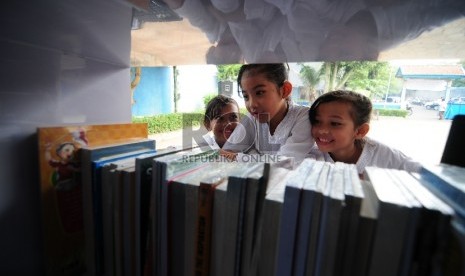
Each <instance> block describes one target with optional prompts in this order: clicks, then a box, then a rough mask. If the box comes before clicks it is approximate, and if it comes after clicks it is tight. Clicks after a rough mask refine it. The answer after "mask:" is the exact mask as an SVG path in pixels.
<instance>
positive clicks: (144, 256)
mask: <svg viewBox="0 0 465 276" xmlns="http://www.w3.org/2000/svg"><path fill="white" fill-rule="evenodd" d="M182 150H183V149H181V148H172V149H164V150H157V151H156V152H153V153H146V154H141V155H138V156H136V158H135V170H136V176H135V181H136V189H137V191H138V192H137V193H136V196H137V198H136V202H138V203H139V204H137V205H136V222H138V223H136V233H139V236H140V239H139V240H138V241H136V242H138V243H139V244H140V248H141V252H136V253H137V254H138V255H139V256H140V257H138V258H137V259H138V260H140V261H138V263H137V264H136V274H138V275H140V274H144V275H151V274H152V272H153V260H152V255H153V244H152V243H153V237H152V233H153V231H152V220H153V219H154V210H152V209H151V206H152V204H151V201H152V190H153V189H152V160H153V159H154V158H155V157H162V156H166V155H170V154H174V153H176V152H179V151H182Z"/></svg>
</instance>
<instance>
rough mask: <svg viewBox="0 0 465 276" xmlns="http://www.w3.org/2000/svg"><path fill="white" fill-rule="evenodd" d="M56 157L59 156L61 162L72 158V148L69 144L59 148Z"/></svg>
mask: <svg viewBox="0 0 465 276" xmlns="http://www.w3.org/2000/svg"><path fill="white" fill-rule="evenodd" d="M58 156H60V158H61V160H63V161H69V160H71V159H72V158H73V156H74V146H73V145H71V144H67V145H65V146H63V148H61V149H60V151H59V152H58Z"/></svg>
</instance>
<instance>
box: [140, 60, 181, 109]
mask: <svg viewBox="0 0 465 276" xmlns="http://www.w3.org/2000/svg"><path fill="white" fill-rule="evenodd" d="M133 72H134V69H133V68H131V73H132V75H131V77H133ZM173 89H174V87H173V68H172V67H142V70H141V76H140V82H139V84H138V85H137V86H136V88H135V90H134V100H135V103H134V104H133V105H132V115H133V116H152V115H157V114H167V113H172V112H174V110H173V109H174V108H173Z"/></svg>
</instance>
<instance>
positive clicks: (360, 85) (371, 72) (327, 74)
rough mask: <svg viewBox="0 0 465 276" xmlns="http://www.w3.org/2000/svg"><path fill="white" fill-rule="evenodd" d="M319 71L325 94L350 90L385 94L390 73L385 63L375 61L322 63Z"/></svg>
mask: <svg viewBox="0 0 465 276" xmlns="http://www.w3.org/2000/svg"><path fill="white" fill-rule="evenodd" d="M321 70H322V74H323V75H324V80H325V88H324V91H325V92H328V91H332V90H338V89H351V90H356V91H360V90H362V91H369V92H370V94H371V95H382V94H384V93H385V91H386V88H387V83H388V79H389V73H390V67H389V64H388V63H387V62H376V61H347V62H346V61H340V62H324V63H323V66H322V68H321Z"/></svg>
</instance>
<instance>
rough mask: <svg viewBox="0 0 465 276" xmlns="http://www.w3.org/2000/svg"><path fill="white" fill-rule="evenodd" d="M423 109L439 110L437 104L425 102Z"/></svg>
mask: <svg viewBox="0 0 465 276" xmlns="http://www.w3.org/2000/svg"><path fill="white" fill-rule="evenodd" d="M425 108H426V109H433V110H438V109H439V103H438V102H426V103H425Z"/></svg>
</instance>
